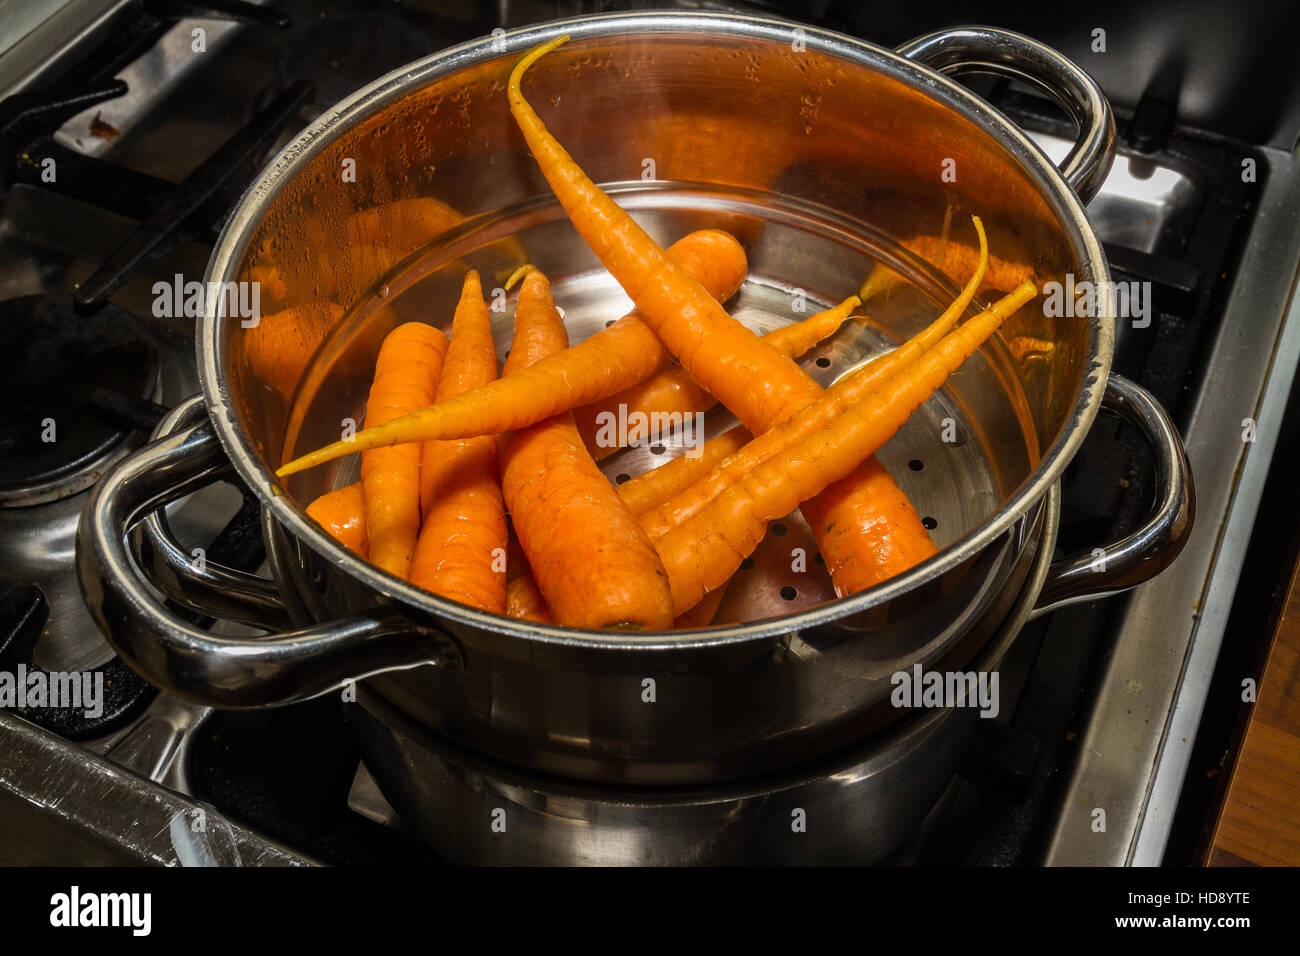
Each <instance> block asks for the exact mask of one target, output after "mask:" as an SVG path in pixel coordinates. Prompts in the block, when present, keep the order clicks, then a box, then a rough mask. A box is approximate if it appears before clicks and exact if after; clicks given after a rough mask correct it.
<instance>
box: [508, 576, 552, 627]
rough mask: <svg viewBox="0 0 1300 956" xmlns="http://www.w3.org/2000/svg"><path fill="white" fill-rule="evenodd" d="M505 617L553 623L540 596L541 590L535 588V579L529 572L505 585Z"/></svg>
mask: <svg viewBox="0 0 1300 956" xmlns="http://www.w3.org/2000/svg"><path fill="white" fill-rule="evenodd" d="M506 617H513V618H514V619H515V620H517V621H536V622H537V623H539V624H553V623H554V619H553V618H552V617H551V609H550V608H549V607H547V606H546V598H544V597H542V592H541V591H539V590H538V589H537V579H536V578H534V577H533V576H532V575H531V574H527V573H525V574H521V575H519V577H517V578H515V579H514V580H513V581H511V582H510V584H509V585H508V586H507V588H506Z"/></svg>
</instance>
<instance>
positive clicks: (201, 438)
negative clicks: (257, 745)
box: [77, 416, 460, 708]
mask: <svg viewBox="0 0 1300 956" xmlns="http://www.w3.org/2000/svg"><path fill="white" fill-rule="evenodd" d="M180 417H182V416H178V418H180ZM226 467H228V464H227V463H226V461H225V453H224V452H223V451H222V448H221V443H220V441H219V440H218V438H217V435H216V432H215V431H214V430H213V428H212V426H211V425H210V424H209V422H208V421H207V418H206V416H205V417H204V418H203V420H202V421H199V422H191V423H190V424H188V425H186V426H185V427H181V428H178V429H177V430H176V431H174V432H172V433H170V434H167V435H164V436H162V437H159V438H157V439H155V440H154V441H151V442H150V443H149V444H147V445H145V446H144V447H142V448H140V449H139V450H138V451H136V452H135V453H134V454H132V455H130V456H128V457H127V458H124V459H123V460H122V461H120V462H118V463H117V464H116V465H115V466H114V467H113V468H112V469H110V471H109V472H108V474H107V475H105V476H104V478H103V479H102V480H101V481H100V482H99V484H97V485H96V486H95V487H94V489H93V490H92V491H91V493H90V497H89V499H88V500H87V501H86V505H85V509H84V511H83V512H82V515H81V523H80V525H79V526H78V528H77V577H78V579H79V581H80V583H81V592H82V595H83V596H84V597H85V599H86V604H87V605H88V607H89V608H90V613H91V615H92V616H93V617H94V619H95V621H96V623H97V624H98V625H99V627H100V629H101V630H102V631H103V632H104V634H105V636H106V637H107V639H108V642H109V644H111V645H112V647H113V649H114V650H115V651H117V653H118V654H119V655H120V656H121V657H122V659H123V660H124V661H126V663H127V664H128V665H130V667H131V668H132V669H133V670H135V671H136V672H137V673H139V674H140V675H141V676H142V677H144V678H145V679H146V680H148V681H149V682H150V683H152V684H155V685H156V686H158V687H161V688H163V689H164V690H167V691H170V692H171V693H173V694H175V695H177V696H178V697H182V698H185V699H187V700H192V701H195V702H197V703H200V704H207V705H209V706H213V707H229V708H240V707H264V706H273V705H279V704H289V703H295V702H297V701H301V700H307V699H309V698H312V697H316V696H319V695H321V694H324V693H327V692H329V691H331V690H335V689H337V688H340V687H343V686H344V685H345V684H347V683H348V682H349V681H352V680H358V679H361V678H364V677H369V676H371V675H374V674H378V673H381V672H384V671H391V670H402V669H406V668H410V667H416V666H419V665H422V664H439V665H442V666H446V667H451V668H453V669H454V668H457V667H458V666H459V662H460V651H459V648H458V647H457V646H456V644H455V642H454V641H452V640H451V638H449V637H447V636H446V635H444V634H442V633H440V632H438V631H436V630H434V629H432V628H428V627H420V626H417V625H415V624H413V623H412V622H411V621H409V620H407V619H406V618H405V617H404V616H402V615H401V614H400V613H398V612H397V611H395V610H393V609H391V608H382V607H381V608H376V609H373V610H370V611H366V612H363V613H361V614H357V615H355V616H353V617H350V618H346V619H343V620H338V621H331V622H327V623H324V624H318V625H315V626H313V627H308V628H303V629H301V630H296V631H290V632H287V633H281V634H277V635H275V636H274V637H271V638H252V637H229V636H224V635H216V634H210V633H208V632H206V631H204V630H202V629H200V628H197V627H195V626H193V625H191V624H189V623H188V622H186V621H183V620H181V619H180V618H179V617H177V616H176V615H174V614H172V613H171V612H170V611H168V610H167V609H166V608H165V607H163V606H162V604H161V603H160V601H159V598H158V596H157V595H156V593H155V592H154V591H153V590H152V589H151V588H150V587H149V585H148V584H146V582H145V580H144V578H143V577H142V575H141V573H140V569H139V567H138V566H137V565H136V564H135V562H134V561H133V560H132V555H131V552H130V549H129V548H128V547H127V542H126V539H127V534H128V532H129V531H130V530H131V528H132V527H133V526H134V525H136V524H137V523H139V522H140V521H141V520H142V519H143V518H144V517H145V516H146V515H148V514H150V513H152V512H154V511H156V510H157V509H159V508H161V507H163V506H164V505H166V504H167V503H168V502H169V501H173V500H175V499H177V498H180V497H183V496H184V495H186V494H189V493H190V492H192V491H195V490H196V489H197V488H199V487H202V486H203V485H204V484H207V483H209V482H211V481H212V480H214V478H215V477H216V476H217V475H219V474H221V473H222V472H223V471H224V470H225V468H226Z"/></svg>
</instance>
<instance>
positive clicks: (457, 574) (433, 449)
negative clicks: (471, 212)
mask: <svg viewBox="0 0 1300 956" xmlns="http://www.w3.org/2000/svg"><path fill="white" fill-rule="evenodd" d="M496 377H497V353H496V345H495V344H494V343H493V341H492V319H491V316H490V315H489V314H488V307H487V303H485V302H484V301H483V289H482V286H481V284H480V282H479V276H478V273H477V272H475V271H474V270H473V269H471V270H469V272H467V273H466V274H465V283H464V286H463V287H462V289H461V295H460V302H459V303H458V304H457V306H456V315H455V317H454V318H453V320H452V332H451V344H450V345H449V346H448V347H447V358H446V360H445V361H444V362H443V369H442V378H441V380H440V381H439V383H438V390H437V393H436V394H435V400H443V399H446V398H450V397H451V396H452V395H458V394H460V393H461V392H463V391H465V390H466V389H469V388H474V387H476V386H478V385H482V384H484V383H486V382H490V381H492V380H493V379H495V378H496ZM398 447H401V446H398ZM420 506H421V510H422V511H423V512H424V524H423V526H422V527H421V528H420V535H419V538H418V540H417V541H416V545H415V555H414V557H412V559H411V583H412V584H415V585H418V586H419V587H422V588H424V589H425V590H427V591H432V592H433V593H434V594H440V595H442V596H443V597H445V598H450V599H451V600H453V601H459V602H460V603H462V604H468V605H469V606H470V607H476V608H480V609H482V610H484V611H493V612H495V613H497V614H501V613H504V611H505V608H506V550H505V546H506V509H505V505H504V504H503V503H502V501H501V487H500V485H499V483H498V480H497V439H496V437H495V436H493V435H483V436H480V437H478V438H465V439H460V440H456V441H436V442H428V443H426V444H425V446H424V449H423V453H422V460H421V465H420Z"/></svg>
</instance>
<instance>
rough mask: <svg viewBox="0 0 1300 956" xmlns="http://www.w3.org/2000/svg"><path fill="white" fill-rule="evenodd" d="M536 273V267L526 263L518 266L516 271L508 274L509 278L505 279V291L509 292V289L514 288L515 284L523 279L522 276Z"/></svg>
mask: <svg viewBox="0 0 1300 956" xmlns="http://www.w3.org/2000/svg"><path fill="white" fill-rule="evenodd" d="M536 271H537V267H536V266H534V265H532V264H531V263H527V262H526V263H524V264H523V265H522V266H520V267H519V268H518V269H516V270H515V271H514V272H512V273H510V275H509V276H507V277H506V284H505V290H506V291H507V292H509V291H510V290H511V289H513V288H514V287H515V283H517V282H518V281H519V280H520V279H522V278H524V276H526V275H528V273H530V272H536Z"/></svg>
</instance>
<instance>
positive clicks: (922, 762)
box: [349, 486, 1060, 866]
mask: <svg viewBox="0 0 1300 956" xmlns="http://www.w3.org/2000/svg"><path fill="white" fill-rule="evenodd" d="M1059 516H1060V490H1059V488H1058V487H1057V486H1053V487H1052V488H1051V490H1049V491H1048V493H1047V496H1046V498H1045V499H1044V506H1043V508H1042V509H1041V510H1040V512H1039V524H1040V525H1041V528H1040V529H1036V531H1035V534H1034V535H1033V536H1032V538H1033V541H1032V543H1031V544H1030V545H1029V546H1028V547H1026V549H1025V551H1024V554H1023V556H1022V560H1023V561H1024V562H1025V564H1026V566H1027V567H1028V569H1029V571H1028V576H1027V578H1026V580H1025V584H1024V587H1023V589H1022V591H1021V593H1020V595H1019V596H1018V598H1017V599H1016V602H1015V604H1014V605H1013V606H1012V607H1011V609H1010V610H1009V611H1008V612H1007V615H1006V617H1005V618H1004V619H1003V620H1002V621H1000V622H999V623H998V627H997V630H996V631H995V632H994V634H993V636H992V637H991V638H990V639H989V641H988V643H987V644H986V646H985V647H984V648H983V649H982V650H981V651H980V654H979V656H978V657H977V658H976V659H975V660H974V661H972V662H971V664H970V670H971V671H973V672H974V673H977V674H983V675H985V676H986V677H988V676H990V675H992V674H994V673H996V672H997V671H998V668H999V667H1000V666H1001V662H1002V659H1003V657H1004V656H1005V655H1006V653H1007V651H1008V650H1009V649H1010V648H1011V646H1012V644H1013V643H1014V642H1015V640H1016V637H1017V636H1018V635H1019V633H1020V629H1021V628H1022V627H1023V626H1024V624H1025V622H1026V621H1027V620H1029V619H1030V618H1031V617H1032V616H1033V614H1034V602H1035V600H1036V599H1037V597H1038V595H1039V593H1040V592H1041V589H1042V587H1043V585H1044V584H1045V583H1046V580H1047V574H1048V567H1049V565H1050V562H1051V558H1052V551H1053V548H1054V546H1055V544H1056V531H1057V522H1058V519H1059ZM976 704H977V702H976V701H973V700H967V699H965V698H964V697H963V698H962V699H961V700H960V701H959V706H954V707H946V708H937V709H931V710H916V711H910V712H908V713H906V714H905V716H904V717H903V718H902V719H900V720H899V721H897V722H896V723H895V724H892V725H891V726H889V727H887V728H885V729H884V730H882V731H881V732H880V733H877V734H872V735H870V736H868V737H867V739H865V740H863V741H859V742H856V743H854V744H852V745H851V746H849V747H848V748H845V749H844V750H841V751H837V752H836V753H834V754H832V755H829V756H827V757H824V758H820V759H816V760H812V761H809V762H806V763H802V764H800V765H799V766H797V767H791V768H788V769H785V770H781V771H779V772H776V773H772V774H766V775H760V776H759V777H757V778H752V779H749V778H747V779H745V780H743V781H740V782H737V783H731V784H726V785H723V786H721V787H703V788H702V787H687V788H677V787H674V788H671V789H664V788H657V789H656V788H642V789H639V790H638V789H629V788H625V787H601V786H596V785H591V784H587V785H583V784H581V783H578V782H574V781H568V780H562V779H558V778H555V777H547V776H543V775H540V774H536V773H529V772H527V771H523V770H520V769H518V768H516V767H512V766H510V765H509V764H505V763H502V762H500V761H496V760H492V759H491V758H488V757H484V756H483V755H482V754H479V753H475V752H474V751H471V750H467V749H465V748H463V747H458V746H456V745H455V744H453V743H451V742H449V741H448V740H446V739H445V738H442V737H439V736H438V735H437V734H434V733H431V732H430V731H429V730H428V729H427V728H425V727H423V726H421V725H419V724H417V723H416V722H415V721H413V720H411V718H409V717H407V716H406V715H405V714H403V713H402V712H401V711H399V710H397V709H396V708H395V707H393V706H392V705H391V704H389V703H388V702H387V701H385V700H384V699H383V698H381V697H379V696H378V695H377V694H374V693H371V692H369V691H367V690H365V689H363V690H362V691H361V693H360V694H359V697H358V700H357V703H356V704H355V705H354V706H353V707H352V709H351V710H350V711H349V714H350V716H349V720H350V721H351V723H352V725H353V727H354V728H355V730H356V736H357V738H358V740H359V742H360V744H361V749H362V750H363V751H364V752H365V754H366V767H367V769H369V771H370V772H371V774H372V775H373V776H374V777H375V778H376V780H378V781H382V790H383V794H384V797H385V799H386V800H387V801H388V803H389V804H390V805H391V806H392V807H393V808H394V809H395V810H397V812H398V815H399V816H400V818H401V821H402V824H403V826H405V827H406V828H407V829H408V830H410V831H411V832H412V833H413V834H415V835H416V836H417V837H419V838H420V839H421V840H422V841H424V842H425V843H427V844H428V845H429V846H431V847H433V848H434V849H435V850H437V851H438V853H439V854H440V855H442V856H443V857H444V858H446V859H447V860H450V861H451V862H454V863H465V864H473V865H477V866H588V865H595V866H628V865H646V866H684V865H689V866H701V865H704V866H711V865H728V866H737V865H760V866H771V865H798V866H807V865H838V866H861V865H866V864H872V863H877V862H879V861H880V860H881V859H883V858H884V857H885V856H886V855H887V854H888V853H889V852H890V851H892V850H893V849H895V848H896V847H897V846H898V844H899V843H900V842H901V841H902V840H903V839H904V838H905V837H906V836H907V835H908V834H909V833H911V832H912V831H913V829H914V828H915V827H916V826H917V825H918V824H919V823H920V822H921V820H922V819H923V818H924V817H925V816H926V814H927V813H928V812H929V810H930V808H931V807H932V806H934V804H935V802H936V801H937V800H938V799H939V797H940V796H941V795H942V794H943V791H944V789H945V788H946V787H947V786H948V784H949V782H950V781H951V780H952V777H953V774H954V773H956V772H958V771H959V769H960V766H961V760H962V758H963V756H964V755H966V754H967V753H968V752H969V749H970V744H971V741H972V738H973V737H975V736H976V735H977V734H979V733H980V732H981V731H982V730H984V729H985V728H983V727H981V726H980V725H981V724H984V723H985V721H984V719H983V718H981V717H980V716H979V708H978V706H975V705H976Z"/></svg>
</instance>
